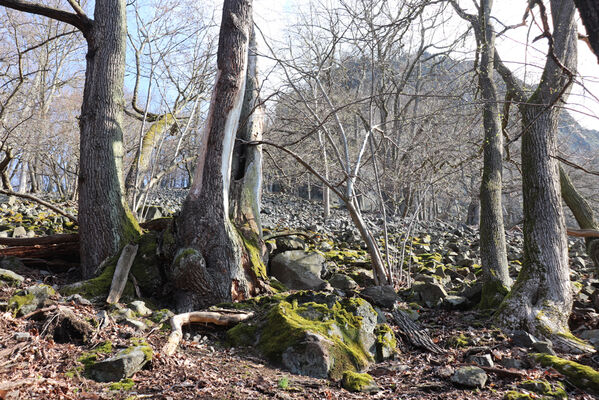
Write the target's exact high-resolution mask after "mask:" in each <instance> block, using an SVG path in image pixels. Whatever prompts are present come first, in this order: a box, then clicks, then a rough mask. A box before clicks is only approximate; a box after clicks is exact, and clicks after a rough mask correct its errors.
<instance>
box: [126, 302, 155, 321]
mask: <svg viewBox="0 0 599 400" xmlns="http://www.w3.org/2000/svg"><path fill="white" fill-rule="evenodd" d="M129 305H130V306H131V307H132V308H133V311H135V312H136V313H137V315H139V316H142V317H147V316H149V315H152V310H150V309H149V308H148V307H146V303H145V302H143V301H141V300H136V301H132V302H131V303H130V304H129Z"/></svg>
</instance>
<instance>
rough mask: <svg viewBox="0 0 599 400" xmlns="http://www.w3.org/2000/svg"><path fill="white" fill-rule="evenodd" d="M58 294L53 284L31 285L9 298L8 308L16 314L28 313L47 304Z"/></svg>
mask: <svg viewBox="0 0 599 400" xmlns="http://www.w3.org/2000/svg"><path fill="white" fill-rule="evenodd" d="M56 295H57V293H56V291H55V290H54V289H53V288H52V287H51V286H48V285H44V284H40V285H34V286H30V287H28V288H26V289H24V290H20V291H18V292H17V293H16V294H15V295H14V296H12V297H11V298H10V299H8V309H9V310H12V312H13V313H14V314H15V315H27V314H29V313H31V312H33V311H35V310H37V309H38V308H41V307H43V306H44V305H46V304H47V302H48V301H49V300H50V297H52V296H56Z"/></svg>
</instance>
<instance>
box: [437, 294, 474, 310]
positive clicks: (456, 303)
mask: <svg viewBox="0 0 599 400" xmlns="http://www.w3.org/2000/svg"><path fill="white" fill-rule="evenodd" d="M443 306H444V307H445V308H448V309H450V310H463V309H466V308H467V307H468V299H467V298H466V297H464V296H455V295H448V296H447V297H445V298H444V299H443Z"/></svg>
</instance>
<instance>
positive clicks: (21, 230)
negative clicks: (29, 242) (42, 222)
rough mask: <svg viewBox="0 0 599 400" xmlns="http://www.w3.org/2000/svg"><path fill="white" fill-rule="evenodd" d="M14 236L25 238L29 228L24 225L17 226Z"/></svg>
mask: <svg viewBox="0 0 599 400" xmlns="http://www.w3.org/2000/svg"><path fill="white" fill-rule="evenodd" d="M12 237H14V238H24V237H27V229H25V228H24V227H22V226H17V227H16V228H15V229H14V230H13V231H12Z"/></svg>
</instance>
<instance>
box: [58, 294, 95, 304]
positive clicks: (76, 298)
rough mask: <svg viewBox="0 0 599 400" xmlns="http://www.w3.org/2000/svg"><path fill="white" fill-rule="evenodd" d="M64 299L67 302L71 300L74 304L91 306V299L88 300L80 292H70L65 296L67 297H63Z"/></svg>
mask: <svg viewBox="0 0 599 400" xmlns="http://www.w3.org/2000/svg"><path fill="white" fill-rule="evenodd" d="M64 301H65V302H67V303H70V302H73V303H75V304H79V305H82V306H91V305H92V302H91V301H89V300H88V299H86V298H84V297H83V296H81V295H80V294H72V295H70V296H67V297H65V299H64Z"/></svg>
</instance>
